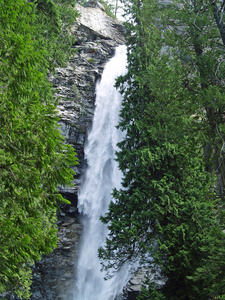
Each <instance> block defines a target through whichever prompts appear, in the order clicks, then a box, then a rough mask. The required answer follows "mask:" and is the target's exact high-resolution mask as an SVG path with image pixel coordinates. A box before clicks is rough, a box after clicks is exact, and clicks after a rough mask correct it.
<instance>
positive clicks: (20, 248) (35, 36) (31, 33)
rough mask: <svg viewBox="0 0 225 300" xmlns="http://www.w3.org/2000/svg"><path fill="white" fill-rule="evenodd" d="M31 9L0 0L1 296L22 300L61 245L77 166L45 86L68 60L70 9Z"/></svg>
mask: <svg viewBox="0 0 225 300" xmlns="http://www.w3.org/2000/svg"><path fill="white" fill-rule="evenodd" d="M32 2H33V3H32ZM32 2H31V1H29V2H28V1H26V0H17V1H14V0H0V32H1V34H0V127H1V131H0V161H1V163H0V199H1V205H0V293H3V292H4V291H12V292H13V293H15V294H17V295H18V296H19V297H20V298H23V299H28V298H29V297H30V292H29V290H30V284H31V265H32V264H33V263H34V261H35V260H39V259H40V258H41V255H42V254H47V253H49V252H51V251H52V249H53V247H56V245H57V235H56V232H57V228H56V224H55V221H56V212H57V207H58V203H59V202H61V201H64V202H65V201H66V200H64V199H63V197H62V196H61V195H60V194H59V193H58V191H57V186H58V185H65V186H66V185H71V183H72V180H73V171H72V169H71V168H69V166H73V165H75V164H77V159H76V157H75V154H76V153H75V151H74V149H73V148H72V147H70V146H69V145H66V144H65V143H64V141H63V138H62V137H61V135H60V131H59V129H58V126H57V121H58V117H57V116H56V110H55V108H56V104H57V101H56V99H55V98H54V95H53V91H52V88H51V84H50V83H49V82H48V80H47V75H48V72H49V70H54V66H55V65H56V64H58V63H59V62H63V60H65V58H66V56H65V55H64V58H63V59H61V60H60V59H58V58H57V57H58V50H57V46H58V45H57V41H59V39H60V37H61V36H63V35H64V29H63V28H64V25H65V24H62V23H61V22H62V18H61V17H60V13H61V9H62V7H63V3H66V2H69V1H61V2H62V5H61V6H58V5H57V4H56V3H55V2H53V1H50V0H46V1H43V0H42V1H41V0H40V1H32ZM58 2H59V1H58ZM41 4H42V5H43V6H42V7H40V5H41ZM48 22H49V23H48ZM56 23H57V24H56ZM48 24H49V26H48ZM68 24H69V23H68ZM45 26H46V27H45ZM65 26H67V25H65ZM44 28H45V31H46V32H44ZM42 36H44V37H42ZM65 38H66V37H65ZM67 47H68V45H67V46H66V47H64V49H66V48H67ZM68 54H69V53H68ZM60 57H61V56H60ZM67 58H68V55H67Z"/></svg>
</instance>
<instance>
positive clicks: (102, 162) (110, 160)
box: [74, 46, 129, 300]
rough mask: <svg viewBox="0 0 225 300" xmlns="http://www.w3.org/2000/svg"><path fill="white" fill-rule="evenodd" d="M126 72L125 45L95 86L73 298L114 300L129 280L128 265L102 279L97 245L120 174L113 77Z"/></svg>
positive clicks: (80, 199) (80, 197) (117, 108)
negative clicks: (93, 111)
mask: <svg viewBox="0 0 225 300" xmlns="http://www.w3.org/2000/svg"><path fill="white" fill-rule="evenodd" d="M125 72H126V47H125V46H119V47H118V48H117V49H116V54H115V56H114V57H113V58H112V59H111V60H110V61H109V62H108V63H107V64H106V66H105V69H104V71H103V74H102V78H101V81H100V83H99V84H97V86H96V108H95V113H94V119H93V126H92V130H91V132H90V133H89V135H88V142H87V145H86V147H85V158H86V160H87V166H88V167H87V170H86V174H85V179H84V183H83V185H82V187H81V189H80V192H79V195H78V210H79V212H80V213H81V215H83V217H82V218H83V233H82V238H81V247H80V254H79V258H78V263H77V270H76V278H77V279H76V289H75V292H74V300H113V299H115V297H116V296H117V295H118V294H120V293H121V291H122V289H123V287H124V286H125V285H126V283H127V281H128V280H129V271H128V268H124V269H123V270H121V271H120V272H118V273H117V274H116V275H115V276H114V277H113V278H112V279H110V280H107V281H106V280H104V276H105V274H104V272H101V271H100V269H101V265H100V261H99V259H98V248H99V247H101V246H103V245H104V242H105V239H106V236H107V228H106V226H105V225H104V224H102V223H101V221H100V220H99V217H100V216H101V215H104V214H105V212H106V211H107V208H108V205H109V203H110V201H111V193H112V189H113V188H114V187H116V188H119V187H120V182H121V173H120V171H119V169H118V165H117V163H116V161H115V151H116V150H117V143H118V142H119V141H120V140H121V139H122V133H121V132H120V131H119V130H118V129H116V127H115V126H116V125H117V124H118V122H119V111H120V107H121V95H120V93H119V92H118V91H117V90H116V89H115V88H114V84H115V78H116V77H118V76H119V75H122V74H125Z"/></svg>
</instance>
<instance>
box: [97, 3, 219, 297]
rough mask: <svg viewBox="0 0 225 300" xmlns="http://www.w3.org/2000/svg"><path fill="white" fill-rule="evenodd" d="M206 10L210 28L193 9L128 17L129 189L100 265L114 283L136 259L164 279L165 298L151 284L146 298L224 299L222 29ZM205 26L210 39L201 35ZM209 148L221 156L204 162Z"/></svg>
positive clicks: (135, 12) (159, 7)
mask: <svg viewBox="0 0 225 300" xmlns="http://www.w3.org/2000/svg"><path fill="white" fill-rule="evenodd" d="M178 4H179V5H178ZM199 5H200V3H199ZM201 5H203V4H202V2H201ZM186 6H188V7H186ZM171 8H172V10H171ZM203 8H204V9H207V13H204V14H203V16H202V18H201V22H200V24H198V23H196V22H197V18H198V16H199V11H201V10H200V7H199V8H198V9H197V8H196V6H195V5H193V3H189V2H188V3H187V2H186V1H184V3H180V2H179V3H176V5H169V4H168V5H165V4H160V3H157V2H154V1H149V0H148V1H138V0H137V1H133V2H132V4H131V6H130V7H129V11H128V14H130V16H131V19H130V21H129V22H128V23H127V25H126V26H127V47H128V48H127V52H128V73H127V74H126V75H125V76H123V77H121V78H119V79H118V82H117V86H118V87H119V88H120V90H121V93H122V94H123V96H124V98H123V103H122V110H121V121H120V123H119V127H120V129H122V130H123V131H125V132H126V137H125V139H124V140H123V141H122V142H121V143H120V144H119V147H120V151H119V152H118V153H117V160H118V162H119V167H120V169H121V170H122V172H123V180H122V188H121V189H120V190H114V192H113V196H114V201H113V202H111V204H110V207H109V211H108V213H107V214H106V216H103V217H102V218H101V220H102V221H103V222H104V223H106V224H108V228H109V231H110V232H109V236H108V238H107V240H106V245H105V247H104V248H101V249H100V250H99V256H100V258H102V259H104V260H105V261H106V262H105V263H104V264H103V267H104V268H105V269H108V270H110V269H111V273H109V276H110V275H112V273H113V270H114V271H116V270H118V269H119V268H121V267H122V265H124V264H125V263H129V262H131V263H132V262H133V261H134V260H135V259H137V260H139V261H140V263H143V264H144V265H146V264H148V266H149V268H151V270H152V272H156V274H157V273H159V274H160V275H159V276H160V279H161V280H164V282H165V283H164V285H163V286H162V287H161V291H157V290H156V289H155V288H154V287H152V283H150V288H149V290H145V291H144V292H143V294H142V296H141V297H142V298H140V299H151V297H153V295H154V297H156V299H164V298H166V299H174V300H175V299H176V300H181V299H185V300H186V299H202V300H205V299H207V298H209V297H210V296H211V295H217V296H218V295H222V294H223V291H224V280H222V281H221V280H219V278H218V274H220V275H221V276H223V277H222V278H223V279H224V274H223V273H224V272H223V266H224V259H222V257H223V248H224V246H225V239H224V233H223V231H222V229H223V228H224V220H223V211H222V209H221V206H222V203H221V198H220V196H219V193H218V190H217V189H215V172H214V165H215V160H216V159H217V158H218V151H217V152H216V150H215V149H216V147H218V144H219V143H217V141H218V140H219V138H220V137H221V135H222V134H221V132H223V127H222V125H223V121H222V119H221V118H220V119H219V112H220V114H221V112H222V111H224V110H222V109H223V105H224V103H225V102H224V101H223V97H224V96H223V85H222V83H221V81H220V80H219V84H218V82H215V72H213V70H214V69H213V68H214V67H215V66H218V65H219V60H220V57H219V56H218V54H219V53H221V52H220V49H218V47H214V48H213V51H212V46H214V45H216V43H217V42H218V38H219V35H218V28H217V27H216V25H215V26H212V25H211V26H210V25H209V21H212V20H213V14H212V10H210V8H211V7H210V6H209V5H207V6H206V7H204V6H203ZM165 24H166V26H165ZM200 25H201V26H202V28H203V29H204V30H205V36H203V37H202V36H200V35H198V34H197V33H196V28H198V27H199V26H200ZM216 30H217V31H216ZM211 39H213V41H212V40H211ZM199 43H201V44H200V46H201V47H203V46H204V52H203V53H204V55H203V54H201V53H200V56H198V50H199V47H198V46H199ZM201 47H200V48H201ZM210 47H211V48H210ZM208 52H210V53H208ZM205 54H206V55H205ZM215 63H217V64H216V65H215ZM206 70H207V72H206ZM220 72H222V66H221V67H220ZM213 83H214V84H213ZM212 97H213V98H214V99H215V97H216V98H217V100H218V101H216V102H217V105H218V106H217V107H214V106H212V103H213V101H212ZM209 104H210V105H209ZM207 105H208V106H207ZM208 107H209V109H208ZM207 109H208V110H209V112H210V111H211V110H212V109H213V113H214V114H215V112H216V113H217V114H216V116H215V118H216V120H215V119H214V118H213V117H212V116H211V112H210V113H209V112H208V110H207ZM217 116H218V117H217ZM218 120H220V123H219V122H218ZM215 123H216V124H218V126H214V125H213V124H215ZM213 126H214V127H213ZM216 127H217V129H218V128H220V129H219V130H220V131H219V132H220V134H219V135H218V134H217V137H215V133H216ZM206 143H207V144H210V148H211V149H212V152H213V154H209V155H206V153H205V155H204V152H206V147H205V145H206ZM220 146H221V144H220ZM216 153H217V154H216ZM204 159H205V161H204ZM206 160H207V166H206ZM207 168H208V169H210V170H211V173H210V172H207ZM215 257H219V258H220V262H219V261H218V260H215ZM207 268H208V269H210V271H211V272H212V273H211V274H210V275H211V277H210V276H208V275H209V274H208V273H206V274H205V273H204V272H205V271H206V269H207ZM109 272H110V271H109ZM203 274H205V275H204V276H203ZM209 277H210V278H209Z"/></svg>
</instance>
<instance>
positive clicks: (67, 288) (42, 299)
mask: <svg viewBox="0 0 225 300" xmlns="http://www.w3.org/2000/svg"><path fill="white" fill-rule="evenodd" d="M96 4H97V3H96V2H93V1H92V2H89V3H87V4H86V5H85V7H82V6H80V5H77V10H78V11H79V12H80V16H79V18H78V20H77V21H76V23H74V25H73V27H72V31H71V34H73V35H75V37H76V42H75V44H74V45H73V47H75V48H76V49H77V53H76V55H75V56H74V57H73V58H71V60H70V61H69V62H68V64H67V66H66V67H64V68H58V69H57V70H56V74H55V75H54V76H53V75H51V76H50V81H51V82H52V84H53V86H54V88H55V89H56V91H57V96H59V97H60V101H59V105H58V108H57V109H58V115H59V117H60V122H59V124H60V128H61V131H62V134H63V135H64V136H65V138H66V142H67V143H69V144H71V145H72V146H73V147H74V148H75V149H76V152H77V154H78V158H79V162H80V164H79V166H78V167H76V168H75V171H76V173H77V176H76V178H75V179H74V183H75V186H74V188H63V187H62V188H61V189H60V191H61V193H62V194H63V195H64V197H65V198H67V199H69V200H70V201H71V205H70V206H64V207H62V211H61V212H60V214H59V220H58V227H59V233H58V236H59V243H58V248H57V249H55V250H54V252H53V253H52V254H51V255H50V256H48V257H45V258H43V259H42V260H41V261H40V262H38V263H36V265H35V268H34V283H33V286H32V293H33V295H32V298H31V299H32V300H72V299H73V295H72V291H73V285H74V269H75V266H74V265H75V261H76V257H77V254H78V253H77V252H78V240H79V235H80V231H81V226H80V225H79V222H78V221H77V219H76V217H77V212H76V207H77V189H78V188H79V185H80V181H81V175H82V169H83V168H84V165H85V161H84V144H85V140H86V135H87V132H88V129H89V128H90V126H91V123H92V117H93V112H94V107H95V85H96V81H97V80H98V79H99V78H100V77H101V74H102V71H103V69H104V65H105V63H106V61H107V60H108V59H109V58H111V57H112V56H113V54H114V51H115V47H116V46H118V45H120V44H124V37H123V32H124V28H123V26H122V24H121V23H120V22H119V21H116V20H114V19H112V18H110V17H109V16H108V15H107V14H106V13H105V12H104V11H103V9H102V7H101V6H100V5H96Z"/></svg>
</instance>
